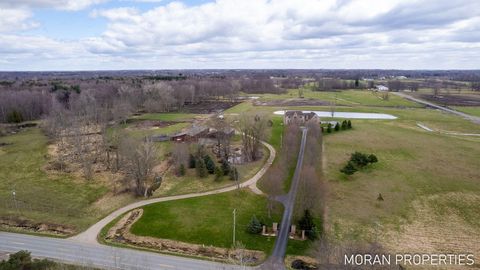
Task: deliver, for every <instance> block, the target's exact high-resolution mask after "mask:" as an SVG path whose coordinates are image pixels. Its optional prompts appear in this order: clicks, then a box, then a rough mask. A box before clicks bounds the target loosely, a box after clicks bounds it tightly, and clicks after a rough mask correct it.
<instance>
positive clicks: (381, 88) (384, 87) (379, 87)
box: [376, 85, 388, 91]
mask: <svg viewBox="0 0 480 270" xmlns="http://www.w3.org/2000/svg"><path fill="white" fill-rule="evenodd" d="M376 88H377V91H388V87H386V86H385V85H377V86H376Z"/></svg>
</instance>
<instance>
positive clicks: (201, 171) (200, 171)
mask: <svg viewBox="0 0 480 270" xmlns="http://www.w3.org/2000/svg"><path fill="white" fill-rule="evenodd" d="M195 165H196V166H195V168H196V169H197V176H198V177H200V178H203V177H205V176H207V174H208V171H207V166H205V161H203V159H201V158H199V159H197V161H196V162H195Z"/></svg>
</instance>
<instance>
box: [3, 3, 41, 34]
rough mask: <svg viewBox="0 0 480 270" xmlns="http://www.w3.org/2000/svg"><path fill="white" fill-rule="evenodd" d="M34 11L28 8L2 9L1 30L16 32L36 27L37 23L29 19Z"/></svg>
mask: <svg viewBox="0 0 480 270" xmlns="http://www.w3.org/2000/svg"><path fill="white" fill-rule="evenodd" d="M31 16H32V13H31V12H30V11H29V10H26V9H7V8H4V9H0V32H14V31H21V30H26V29H30V28H32V27H36V26H37V23H34V22H31V21H28V20H29V19H30V18H31Z"/></svg>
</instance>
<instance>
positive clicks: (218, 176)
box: [215, 167, 223, 182]
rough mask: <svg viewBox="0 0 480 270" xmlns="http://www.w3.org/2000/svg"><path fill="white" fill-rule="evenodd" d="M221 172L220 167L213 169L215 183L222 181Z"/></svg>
mask: <svg viewBox="0 0 480 270" xmlns="http://www.w3.org/2000/svg"><path fill="white" fill-rule="evenodd" d="M222 177H223V171H222V169H220V167H215V181H218V182H220V181H222Z"/></svg>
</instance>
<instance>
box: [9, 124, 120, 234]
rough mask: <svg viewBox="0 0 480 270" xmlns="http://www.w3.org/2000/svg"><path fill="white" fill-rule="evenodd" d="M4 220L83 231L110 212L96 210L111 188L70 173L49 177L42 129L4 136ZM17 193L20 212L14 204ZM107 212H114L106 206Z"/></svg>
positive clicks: (45, 143)
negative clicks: (46, 169) (66, 226)
mask: <svg viewBox="0 0 480 270" xmlns="http://www.w3.org/2000/svg"><path fill="white" fill-rule="evenodd" d="M0 142H2V143H9V144H10V145H7V146H1V147H0V217H21V218H26V219H29V220H32V221H34V222H46V223H57V224H66V225H69V226H72V227H74V228H76V229H77V230H81V229H84V228H86V227H87V226H88V225H89V224H91V223H93V222H94V221H95V220H97V219H98V218H99V217H100V216H101V215H103V214H106V212H102V211H100V212H99V211H96V210H95V209H93V208H92V204H93V202H95V201H96V200H98V199H99V198H100V197H101V196H102V195H103V194H104V193H105V192H106V191H107V189H106V188H104V187H103V186H101V185H97V184H95V183H87V182H86V181H84V180H82V179H76V178H75V177H73V176H70V175H67V174H55V175H48V174H47V173H46V172H45V171H44V170H43V169H42V168H43V166H45V165H46V163H47V159H46V155H47V138H46V137H45V136H44V135H43V134H42V132H41V131H40V129H39V128H29V129H27V130H24V131H21V132H19V133H17V134H15V135H9V136H6V137H0ZM13 189H15V191H16V199H17V200H18V202H19V203H18V206H19V209H20V210H19V212H16V210H15V208H14V205H13V203H12V199H13V198H12V193H11V192H12V190H13ZM106 208H107V209H105V211H111V209H109V207H106Z"/></svg>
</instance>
